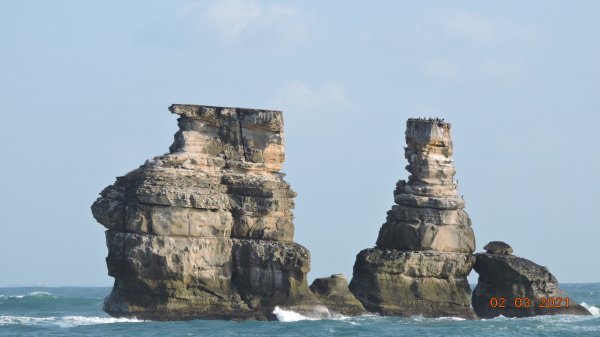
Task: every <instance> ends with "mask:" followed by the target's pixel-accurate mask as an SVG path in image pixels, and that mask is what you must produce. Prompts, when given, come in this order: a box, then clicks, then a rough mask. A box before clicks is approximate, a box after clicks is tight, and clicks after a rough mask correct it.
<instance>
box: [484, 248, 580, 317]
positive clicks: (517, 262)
mask: <svg viewBox="0 0 600 337" xmlns="http://www.w3.org/2000/svg"><path fill="white" fill-rule="evenodd" d="M484 248H485V249H486V250H487V252H486V253H481V254H476V262H475V266H474V268H475V271H476V272H477V273H478V274H479V280H478V282H477V286H476V287H475V289H474V290H473V309H474V310H475V313H477V315H478V316H479V317H481V318H493V317H497V316H500V315H502V316H505V317H529V316H536V315H590V312H589V311H588V310H587V309H586V308H584V307H582V306H581V305H579V304H577V303H576V302H575V301H574V300H572V299H570V298H569V297H568V295H567V294H566V293H565V292H564V291H563V290H561V289H560V288H559V285H558V281H557V280H556V278H555V277H554V275H552V274H551V273H550V271H548V268H546V267H543V266H540V265H537V264H535V263H533V262H531V261H529V260H527V259H524V258H520V257H517V256H514V255H511V254H512V248H511V247H510V246H509V245H508V244H506V243H504V242H500V241H493V242H490V243H489V244H487V245H486V246H485V247H484ZM498 251H500V252H498ZM507 251H508V252H507Z"/></svg>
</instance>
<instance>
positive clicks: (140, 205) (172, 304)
mask: <svg viewBox="0 0 600 337" xmlns="http://www.w3.org/2000/svg"><path fill="white" fill-rule="evenodd" d="M169 110H170V111H171V112H172V113H175V114H178V115H179V116H180V117H179V119H178V125H179V131H177V133H176V134H175V141H174V143H173V145H171V147H170V153H168V154H165V155H162V156H159V157H155V158H153V159H152V160H148V161H146V163H145V164H144V165H142V166H140V167H139V168H138V169H136V170H134V171H132V172H130V173H128V174H126V175H125V176H123V177H118V178H117V181H116V182H115V183H114V184H113V185H111V186H108V187H107V188H105V189H104V190H103V191H102V192H101V196H100V198H98V200H97V201H96V202H95V203H94V204H93V205H92V212H93V214H94V217H95V218H96V220H97V221H98V222H100V223H101V224H102V225H104V226H105V227H106V228H107V229H108V230H107V231H106V242H107V246H108V257H107V258H106V262H107V266H108V272H109V275H110V276H112V277H114V278H115V284H114V288H113V291H112V293H111V294H110V295H109V297H108V298H107V299H106V301H105V306H104V309H105V310H106V311H107V312H108V313H109V314H111V315H113V316H135V317H138V318H143V319H153V320H179V319H194V318H208V319H272V318H274V316H273V315H272V314H271V312H272V311H273V308H274V307H275V306H276V305H279V306H282V307H288V308H291V309H294V310H296V311H302V310H309V309H308V308H311V307H312V306H314V305H316V304H319V302H318V301H317V300H316V298H315V297H314V296H313V294H312V293H311V291H310V290H309V288H308V284H307V280H306V274H307V273H308V271H309V270H310V255H309V252H308V250H307V249H306V248H304V247H302V246H301V245H298V244H296V243H294V242H292V240H293V237H294V226H293V223H292V219H293V216H292V211H291V209H292V208H293V207H294V202H293V198H294V197H295V195H296V194H295V193H294V192H293V191H292V190H291V189H290V186H289V185H288V183H287V182H285V181H284V180H283V177H284V175H283V174H282V173H279V169H280V168H281V165H282V163H283V160H284V148H283V119H282V114H281V112H279V111H267V110H252V109H239V108H221V107H209V106H197V105H173V106H171V107H170V108H169Z"/></svg>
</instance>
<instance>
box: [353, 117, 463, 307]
mask: <svg viewBox="0 0 600 337" xmlns="http://www.w3.org/2000/svg"><path fill="white" fill-rule="evenodd" d="M406 127H407V129H406V144H407V146H406V148H405V157H406V159H407V160H408V162H409V165H408V166H407V167H406V169H407V170H408V171H409V172H410V173H411V175H410V176H409V179H408V182H406V181H404V180H400V181H399V182H398V184H397V186H396V190H395V191H394V201H395V203H396V204H395V205H394V206H392V209H391V210H390V211H388V213H387V221H386V222H385V223H384V224H383V226H382V227H381V229H380V231H379V237H378V238H377V243H376V247H375V248H371V249H365V250H363V251H361V252H360V253H359V254H358V255H357V257H356V262H355V263H354V274H353V278H352V281H351V282H350V290H351V291H352V293H353V294H354V295H355V296H356V298H357V299H358V300H359V301H360V302H361V303H362V304H363V305H364V307H365V308H366V309H367V310H368V311H371V312H377V313H380V314H383V315H399V316H413V315H422V316H425V317H440V316H455V317H463V318H474V317H475V315H474V313H473V311H472V309H471V308H470V294H471V289H470V287H469V283H468V282H467V275H468V274H469V272H470V271H471V269H472V266H473V264H474V262H475V260H474V258H473V256H472V255H471V253H472V252H473V251H474V249H475V237H474V234H473V230H472V229H471V220H470V219H469V216H468V215H467V213H466V212H465V211H464V210H463V208H464V200H463V199H462V197H459V196H458V192H457V183H456V181H455V180H454V178H453V177H454V174H455V173H456V170H455V168H454V161H453V160H452V158H451V156H452V153H453V146H452V139H451V135H450V124H449V123H445V122H443V120H440V119H409V120H408V121H407V123H406Z"/></svg>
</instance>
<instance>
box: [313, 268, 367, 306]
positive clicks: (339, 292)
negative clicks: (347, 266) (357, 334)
mask: <svg viewBox="0 0 600 337" xmlns="http://www.w3.org/2000/svg"><path fill="white" fill-rule="evenodd" d="M310 290H311V291H312V292H313V293H314V294H315V296H317V298H318V299H319V301H321V303H323V304H324V305H325V306H326V307H327V308H328V309H329V310H330V311H333V312H337V313H340V314H342V315H347V316H358V315H362V314H366V313H367V311H366V310H365V308H364V307H363V305H362V304H361V303H360V302H359V301H358V300H357V299H356V298H355V297H354V295H352V293H351V292H350V289H348V279H346V276H344V275H343V274H333V275H331V276H330V277H320V278H317V279H315V280H314V281H313V283H312V284H311V285H310Z"/></svg>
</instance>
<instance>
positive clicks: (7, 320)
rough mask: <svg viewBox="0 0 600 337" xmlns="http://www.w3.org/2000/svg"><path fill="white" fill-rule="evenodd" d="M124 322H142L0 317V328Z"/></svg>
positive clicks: (96, 318) (107, 318)
mask: <svg viewBox="0 0 600 337" xmlns="http://www.w3.org/2000/svg"><path fill="white" fill-rule="evenodd" d="M126 322H143V321H140V320H137V319H131V318H114V317H85V316H63V317H29V316H0V326H3V325H30V326H31V325H37V326H58V327H61V328H70V327H74V326H79V325H96V324H111V323H126Z"/></svg>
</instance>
